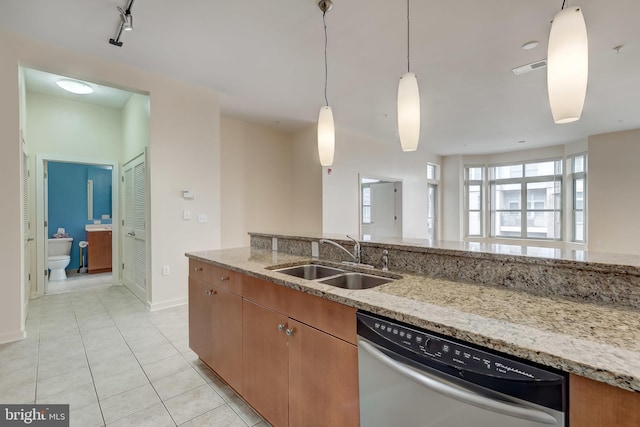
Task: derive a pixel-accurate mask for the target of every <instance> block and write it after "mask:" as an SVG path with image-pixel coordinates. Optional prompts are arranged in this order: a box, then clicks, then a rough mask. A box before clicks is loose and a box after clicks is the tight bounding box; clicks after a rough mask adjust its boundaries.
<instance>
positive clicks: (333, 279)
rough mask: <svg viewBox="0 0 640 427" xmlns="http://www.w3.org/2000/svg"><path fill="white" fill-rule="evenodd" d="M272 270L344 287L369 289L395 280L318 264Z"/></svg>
mask: <svg viewBox="0 0 640 427" xmlns="http://www.w3.org/2000/svg"><path fill="white" fill-rule="evenodd" d="M273 271H276V272H278V273H283V274H288V275H289V276H294V277H299V278H301V279H306V280H315V281H317V282H318V283H323V284H325V285H331V286H335V287H338V288H344V289H370V288H375V287H376V286H380V285H384V284H385V283H389V282H393V281H394V280H395V279H393V278H390V277H384V276H376V275H373V274H365V273H360V272H355V271H349V270H343V269H341V268H336V267H328V266H326V265H320V264H302V265H296V266H290V267H283V268H275V269H273Z"/></svg>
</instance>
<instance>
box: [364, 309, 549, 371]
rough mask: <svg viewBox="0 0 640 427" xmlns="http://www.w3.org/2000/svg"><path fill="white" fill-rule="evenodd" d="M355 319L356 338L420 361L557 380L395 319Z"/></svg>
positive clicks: (366, 316) (368, 315) (530, 368)
mask: <svg viewBox="0 0 640 427" xmlns="http://www.w3.org/2000/svg"><path fill="white" fill-rule="evenodd" d="M357 318H358V335H360V336H363V337H368V338H370V339H371V338H372V334H373V335H374V336H375V337H377V339H376V340H373V341H374V342H376V341H378V342H379V341H380V340H383V341H386V343H385V344H384V345H385V346H386V345H387V344H388V343H389V342H391V343H393V344H394V345H395V346H396V347H401V348H403V349H406V350H409V351H410V352H411V353H413V354H415V355H417V356H418V357H420V358H426V359H430V360H433V361H437V362H439V363H442V364H445V365H448V366H452V367H456V368H458V369H459V370H461V371H472V372H477V373H480V374H483V375H491V376H494V377H500V378H503V379H511V380H521V381H541V380H542V381H554V380H556V379H557V378H558V377H557V375H556V374H555V373H552V372H548V371H545V370H542V369H538V368H536V367H534V366H531V365H528V364H527V365H525V364H523V363H520V362H517V361H514V360H512V359H507V358H505V357H502V356H500V355H497V354H494V353H491V352H489V351H485V350H482V349H479V348H474V347H472V346H470V345H467V344H464V343H461V342H458V341H457V340H454V339H451V338H446V337H443V336H441V335H439V334H436V333H434V332H429V331H426V330H422V329H419V328H416V327H413V326H409V325H405V324H402V323H400V322H397V321H394V320H390V319H386V318H383V317H378V316H374V315H371V314H368V313H362V312H358V314H357Z"/></svg>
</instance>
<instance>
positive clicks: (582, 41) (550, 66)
mask: <svg viewBox="0 0 640 427" xmlns="http://www.w3.org/2000/svg"><path fill="white" fill-rule="evenodd" d="M565 2H566V0H564V1H563V3H562V10H560V12H558V14H557V15H556V16H555V17H554V18H553V21H552V23H551V32H550V34H549V48H548V52H547V90H548V91H549V104H550V106H551V113H552V115H553V120H554V122H556V123H558V124H560V123H571V122H575V121H576V120H579V119H580V116H581V115H582V108H583V106H584V99H585V96H586V93H587V77H588V72H589V48H588V40H587V27H586V25H585V23H584V17H583V16H582V10H581V9H580V8H579V7H577V6H574V7H569V8H567V9H565V8H564V4H565Z"/></svg>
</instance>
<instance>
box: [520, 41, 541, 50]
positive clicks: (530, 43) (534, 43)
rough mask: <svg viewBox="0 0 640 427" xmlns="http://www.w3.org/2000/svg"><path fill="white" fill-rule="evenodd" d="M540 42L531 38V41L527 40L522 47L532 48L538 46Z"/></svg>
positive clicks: (525, 48)
mask: <svg viewBox="0 0 640 427" xmlns="http://www.w3.org/2000/svg"><path fill="white" fill-rule="evenodd" d="M539 44H540V42H538V41H536V40H531V41H530V42H526V43H525V44H523V45H522V48H523V49H524V50H531V49H533V48H536V47H538V45H539Z"/></svg>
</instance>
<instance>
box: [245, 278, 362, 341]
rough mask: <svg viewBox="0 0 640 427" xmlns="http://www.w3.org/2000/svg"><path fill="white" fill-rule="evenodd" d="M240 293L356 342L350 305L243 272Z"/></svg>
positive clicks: (354, 315) (353, 310)
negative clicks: (241, 290)
mask: <svg viewBox="0 0 640 427" xmlns="http://www.w3.org/2000/svg"><path fill="white" fill-rule="evenodd" d="M243 296H244V298H245V299H248V300H251V301H253V302H255V303H257V304H260V305H262V306H265V307H268V308H270V309H272V310H275V311H278V312H280V313H283V314H285V315H287V316H289V317H291V318H292V319H295V320H298V321H300V322H302V323H305V324H307V325H309V326H313V327H314V328H317V329H320V330H321V331H324V332H326V333H328V334H331V335H333V336H335V337H338V338H340V339H342V340H344V341H347V342H349V343H351V344H356V343H357V339H356V309H355V308H353V307H348V306H346V305H343V304H340V303H337V302H334V301H329V300H326V299H324V298H320V297H317V296H314V295H310V294H306V293H304V292H301V291H296V290H293V289H289V288H286V287H284V286H280V285H276V284H275V283H271V282H267V281H265V280H261V279H257V278H255V277H251V276H246V275H245V276H243Z"/></svg>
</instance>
